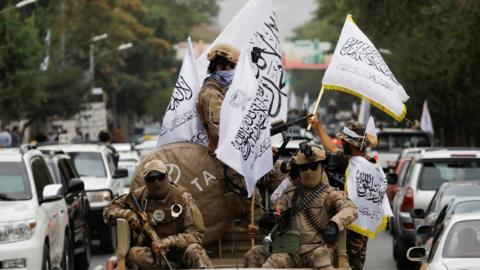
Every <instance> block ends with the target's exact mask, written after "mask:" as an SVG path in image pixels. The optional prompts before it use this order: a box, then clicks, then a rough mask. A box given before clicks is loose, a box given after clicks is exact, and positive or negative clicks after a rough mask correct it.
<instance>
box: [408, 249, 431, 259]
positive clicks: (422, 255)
mask: <svg viewBox="0 0 480 270" xmlns="http://www.w3.org/2000/svg"><path fill="white" fill-rule="evenodd" d="M407 258H408V259H409V260H410V261H412V262H421V261H425V260H426V259H427V249H425V248H424V247H411V248H409V249H408V251H407Z"/></svg>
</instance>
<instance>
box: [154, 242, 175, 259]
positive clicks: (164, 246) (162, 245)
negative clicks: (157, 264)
mask: <svg viewBox="0 0 480 270" xmlns="http://www.w3.org/2000/svg"><path fill="white" fill-rule="evenodd" d="M173 244H174V243H173V241H172V240H170V239H169V238H164V239H162V240H160V241H154V242H153V243H152V250H153V253H155V254H157V255H158V254H160V253H162V251H164V252H167V251H168V249H169V248H170V247H171V246H173Z"/></svg>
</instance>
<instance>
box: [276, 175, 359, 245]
mask: <svg viewBox="0 0 480 270" xmlns="http://www.w3.org/2000/svg"><path fill="white" fill-rule="evenodd" d="M296 189H297V186H295V185H293V184H290V185H289V186H288V187H287V189H286V191H285V194H283V195H282V197H280V199H279V200H278V202H277V204H276V208H277V209H278V210H280V211H286V210H287V209H289V208H292V199H293V195H294V193H295V190H296ZM306 192H307V194H308V192H309V191H306ZM310 209H311V210H312V212H313V215H314V216H315V217H316V218H317V220H318V222H319V223H320V226H321V228H325V227H326V226H327V223H328V222H329V221H333V222H335V224H337V226H338V229H339V230H340V231H342V230H344V229H345V228H346V226H348V225H349V224H350V223H352V222H353V221H355V220H356V219H357V207H356V206H355V204H354V203H353V202H352V201H351V200H350V199H348V198H347V196H346V194H345V192H343V191H337V190H335V189H334V188H332V187H331V186H329V185H327V189H326V190H325V191H324V192H322V193H320V194H319V195H318V196H317V197H316V198H315V199H314V200H313V202H312V203H311V205H310ZM291 226H292V228H291V229H292V230H296V231H298V232H299V233H300V244H301V247H300V251H299V253H300V254H304V253H306V252H310V251H312V250H313V249H315V248H317V247H319V246H322V245H324V244H325V243H324V241H323V236H322V234H321V232H318V231H317V230H316V229H315V228H313V227H312V226H311V225H310V224H309V223H308V221H307V219H306V217H305V215H304V214H303V213H302V212H300V213H297V214H296V215H295V216H294V217H293V219H292V220H291Z"/></svg>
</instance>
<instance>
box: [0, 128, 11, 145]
mask: <svg viewBox="0 0 480 270" xmlns="http://www.w3.org/2000/svg"><path fill="white" fill-rule="evenodd" d="M0 147H1V148H8V147H12V136H11V135H10V132H9V131H8V129H6V128H5V127H4V126H2V129H1V131H0Z"/></svg>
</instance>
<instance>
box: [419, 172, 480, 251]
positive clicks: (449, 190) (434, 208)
mask: <svg viewBox="0 0 480 270" xmlns="http://www.w3.org/2000/svg"><path fill="white" fill-rule="evenodd" d="M476 196H480V181H478V182H457V181H455V182H449V183H443V184H442V185H441V186H440V188H439V189H438V191H437V192H436V193H435V195H434V196H433V198H432V201H431V202H430V205H429V206H428V208H427V211H426V212H425V211H423V209H414V210H412V212H411V213H410V214H411V216H412V218H413V219H414V221H415V224H428V225H430V224H433V223H434V222H435V221H436V220H437V217H438V215H439V214H440V211H441V210H442V209H443V207H444V206H445V205H446V204H448V202H449V201H451V200H452V199H454V198H457V197H462V198H468V197H476ZM426 240H427V239H426V238H425V237H422V236H419V235H417V237H416V241H415V243H416V245H417V246H418V245H421V244H424V243H425V241H426Z"/></svg>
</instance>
